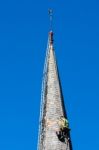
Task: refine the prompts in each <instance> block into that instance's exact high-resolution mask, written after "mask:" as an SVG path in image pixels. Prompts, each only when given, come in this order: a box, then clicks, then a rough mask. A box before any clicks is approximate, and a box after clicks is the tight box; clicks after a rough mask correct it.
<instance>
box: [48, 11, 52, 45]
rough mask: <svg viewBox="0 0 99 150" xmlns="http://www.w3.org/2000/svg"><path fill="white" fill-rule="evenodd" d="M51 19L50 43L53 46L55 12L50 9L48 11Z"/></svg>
mask: <svg viewBox="0 0 99 150" xmlns="http://www.w3.org/2000/svg"><path fill="white" fill-rule="evenodd" d="M48 13H49V17H50V32H49V41H50V44H51V45H53V31H52V21H53V10H52V9H49V10H48Z"/></svg>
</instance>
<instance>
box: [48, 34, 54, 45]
mask: <svg viewBox="0 0 99 150" xmlns="http://www.w3.org/2000/svg"><path fill="white" fill-rule="evenodd" d="M49 42H50V44H51V45H52V44H53V32H52V31H50V32H49Z"/></svg>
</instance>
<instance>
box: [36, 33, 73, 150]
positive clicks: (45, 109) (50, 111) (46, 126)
mask: <svg viewBox="0 0 99 150" xmlns="http://www.w3.org/2000/svg"><path fill="white" fill-rule="evenodd" d="M61 116H64V117H66V118H67V115H66V112H65V107H64V101H63V96H62V89H61V84H60V79H59V74H58V68H57V63H56V58H55V52H54V47H53V32H52V31H50V32H49V36H48V46H47V52H46V59H45V65H44V73H43V84H42V93H41V112H40V126H39V141H38V150H72V146H71V140H70V136H69V137H68V138H69V140H67V139H66V142H61V141H60V140H59V139H58V137H57V135H56V131H58V130H59V126H58V123H57V122H58V119H59V118H60V117H61Z"/></svg>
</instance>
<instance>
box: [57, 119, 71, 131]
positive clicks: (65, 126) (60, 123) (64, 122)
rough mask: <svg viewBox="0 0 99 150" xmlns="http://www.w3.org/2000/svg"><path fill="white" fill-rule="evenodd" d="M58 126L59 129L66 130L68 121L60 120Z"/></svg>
mask: <svg viewBox="0 0 99 150" xmlns="http://www.w3.org/2000/svg"><path fill="white" fill-rule="evenodd" d="M58 124H59V127H60V128H61V129H63V128H68V127H69V122H68V120H67V119H66V118H61V119H60V120H59V122H58Z"/></svg>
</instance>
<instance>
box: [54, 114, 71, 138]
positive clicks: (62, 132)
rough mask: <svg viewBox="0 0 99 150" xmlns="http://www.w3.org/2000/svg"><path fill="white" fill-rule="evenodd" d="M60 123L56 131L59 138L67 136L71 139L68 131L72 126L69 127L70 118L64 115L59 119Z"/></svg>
mask: <svg viewBox="0 0 99 150" xmlns="http://www.w3.org/2000/svg"><path fill="white" fill-rule="evenodd" d="M58 125H59V131H58V132H56V134H57V136H58V138H59V139H60V140H62V139H63V140H64V138H66V137H67V139H68V140H69V136H68V133H69V131H70V128H69V122H68V120H67V119H66V118H65V117H64V116H61V117H60V118H59V119H58Z"/></svg>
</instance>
